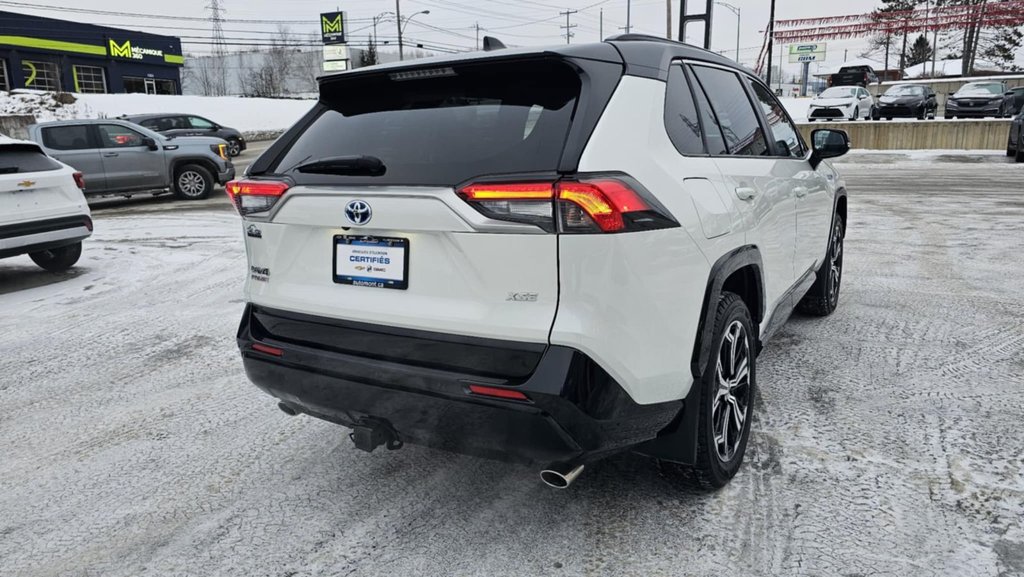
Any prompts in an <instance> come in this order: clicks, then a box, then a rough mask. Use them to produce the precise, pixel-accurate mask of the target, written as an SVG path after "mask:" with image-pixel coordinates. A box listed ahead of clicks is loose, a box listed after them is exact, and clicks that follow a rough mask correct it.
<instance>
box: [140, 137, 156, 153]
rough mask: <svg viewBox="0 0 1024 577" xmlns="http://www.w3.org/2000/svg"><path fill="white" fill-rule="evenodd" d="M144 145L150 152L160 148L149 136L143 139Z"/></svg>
mask: <svg viewBox="0 0 1024 577" xmlns="http://www.w3.org/2000/svg"><path fill="white" fill-rule="evenodd" d="M142 144H143V145H144V146H145V147H146V148H148V149H150V150H158V149H159V148H160V147H159V146H157V145H156V141H155V140H153V139H152V138H150V137H148V136H144V137H142Z"/></svg>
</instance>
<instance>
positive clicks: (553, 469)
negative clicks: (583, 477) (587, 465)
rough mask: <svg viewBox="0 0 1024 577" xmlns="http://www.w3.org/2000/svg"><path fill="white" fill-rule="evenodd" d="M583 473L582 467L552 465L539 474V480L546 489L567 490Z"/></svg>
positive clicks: (580, 465)
mask: <svg viewBox="0 0 1024 577" xmlns="http://www.w3.org/2000/svg"><path fill="white" fill-rule="evenodd" d="M582 472H583V465H582V464H579V465H575V466H573V465H572V464H569V463H552V464H551V465H548V468H547V469H544V470H543V471H541V472H540V480H541V481H544V484H545V485H547V486H548V487H552V488H555V489H568V488H569V485H572V484H573V481H575V480H576V478H577V477H579V476H580V473H582Z"/></svg>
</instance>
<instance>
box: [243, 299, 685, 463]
mask: <svg viewBox="0 0 1024 577" xmlns="http://www.w3.org/2000/svg"><path fill="white" fill-rule="evenodd" d="M257 342H258V343H261V344H264V345H268V346H271V347H274V348H276V349H278V350H280V351H281V355H280V356H276V355H272V354H267V353H265V352H261V351H258V350H254V349H253V344H254V343H257ZM238 345H239V348H240V349H241V353H242V361H243V364H244V366H245V371H246V374H247V375H248V377H249V379H250V380H251V381H252V382H253V383H254V384H255V385H256V386H258V387H259V388H260V389H262V390H264V391H265V392H266V393H268V394H269V395H271V396H273V397H275V398H277V399H280V400H281V401H283V402H284V403H285V404H287V405H288V406H289V407H291V408H292V409H294V410H295V411H297V412H303V413H306V414H309V415H311V416H314V417H318V418H321V419H325V420H327V421H331V422H335V423H338V424H341V425H345V426H350V427H351V426H352V425H354V424H357V423H358V422H359V421H360V420H362V419H365V418H367V417H372V418H374V419H378V420H386V421H387V422H388V424H390V426H391V427H392V428H393V429H394V430H395V431H396V432H397V433H398V435H399V437H400V439H401V440H402V441H403V442H408V443H413V444H419V445H425V446H429V447H434V448H437V449H442V450H447V451H451V452H456V453H464V454H469V455H475V456H480V457H485V458H490V459H496V460H501V461H511V462H521V463H534V464H546V463H549V462H552V461H572V460H589V459H594V458H599V457H601V456H603V455H606V454H611V453H614V452H617V451H622V450H627V449H630V448H634V447H636V446H637V445H640V444H641V443H644V442H645V441H650V440H652V439H655V438H656V437H658V436H659V434H660V433H662V432H664V431H666V430H668V429H670V428H671V427H670V425H672V423H673V422H674V421H675V420H676V419H677V417H679V416H680V415H681V412H682V408H683V401H672V402H667V403H659V404H654V405H638V404H636V403H634V402H633V401H632V399H630V398H629V396H628V395H627V394H626V393H625V392H624V391H623V390H622V388H621V387H619V385H618V384H617V383H615V381H614V380H612V379H611V378H610V377H609V376H608V375H607V373H605V372H604V371H603V370H601V369H600V368H599V367H598V366H597V365H596V364H595V363H594V362H593V361H592V360H591V359H589V358H587V357H586V356H585V355H583V354H582V353H580V352H579V351H575V350H573V349H571V348H567V347H558V346H545V345H533V344H523V343H503V342H500V341H492V340H483V339H480V340H477V341H475V340H471V339H466V338H462V337H452V336H450V335H442V334H437V333H422V332H416V333H412V332H410V331H401V330H394V329H390V328H387V327H377V326H371V325H363V324H354V323H347V322H344V321H337V320H333V319H324V318H319V317H310V316H307V315H299V314H295V313H288V312H284V311H276V310H270V309H266V308H263V307H258V306H255V305H249V306H247V307H246V310H245V313H244V316H243V318H242V322H241V326H240V327H239V331H238ZM471 384H477V385H485V386H490V387H498V388H504V389H511V390H515V391H519V392H522V393H524V394H525V395H526V396H527V397H528V400H507V399H497V398H492V397H484V396H479V395H475V394H471V393H470V391H469V386H470V385H471Z"/></svg>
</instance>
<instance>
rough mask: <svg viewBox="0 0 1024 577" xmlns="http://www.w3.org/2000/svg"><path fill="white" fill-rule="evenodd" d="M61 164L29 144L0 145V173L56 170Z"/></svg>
mask: <svg viewBox="0 0 1024 577" xmlns="http://www.w3.org/2000/svg"><path fill="white" fill-rule="evenodd" d="M59 168H61V164H60V163H59V162H57V161H56V160H54V159H52V158H50V157H49V156H46V155H45V154H43V152H42V151H41V150H39V149H38V148H36V147H34V146H29V145H10V146H3V147H0V174H23V173H27V172H46V171H49V170H57V169H59Z"/></svg>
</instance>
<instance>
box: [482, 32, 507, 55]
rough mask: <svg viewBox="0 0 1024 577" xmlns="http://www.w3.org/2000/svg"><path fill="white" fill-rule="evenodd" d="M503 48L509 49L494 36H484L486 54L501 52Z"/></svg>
mask: <svg viewBox="0 0 1024 577" xmlns="http://www.w3.org/2000/svg"><path fill="white" fill-rule="evenodd" d="M502 48H508V47H507V46H505V43H504V42H502V41H501V40H498V39H497V38H495V37H494V36H484V52H490V51H491V50H501V49H502Z"/></svg>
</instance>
